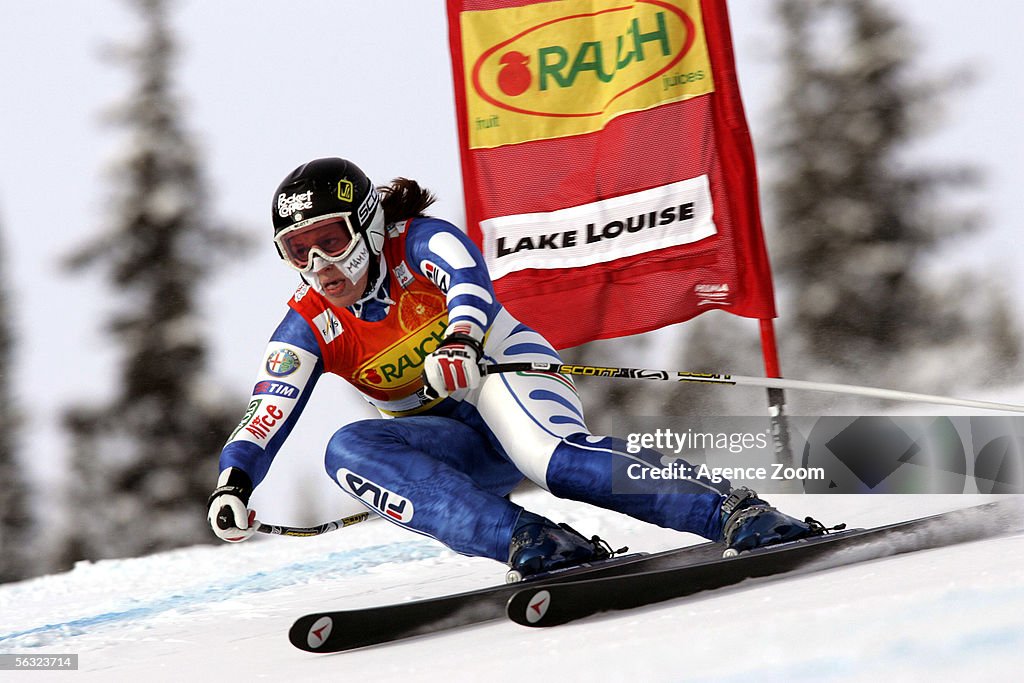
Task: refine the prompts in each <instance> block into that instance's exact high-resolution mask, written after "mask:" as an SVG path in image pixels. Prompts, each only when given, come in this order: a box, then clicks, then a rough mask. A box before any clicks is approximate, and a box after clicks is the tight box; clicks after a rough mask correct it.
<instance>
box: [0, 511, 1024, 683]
mask: <svg viewBox="0 0 1024 683" xmlns="http://www.w3.org/2000/svg"><path fill="white" fill-rule="evenodd" d="M992 499H993V497H990V496H922V495H917V496H910V495H908V496H896V495H877V496H868V495H863V496H810V495H804V496H798V495H791V496H774V497H772V502H773V503H775V504H776V505H779V506H780V507H781V508H783V509H785V510H786V511H787V512H790V513H791V514H794V515H798V516H803V515H813V516H815V517H816V518H818V519H820V520H822V521H824V522H826V523H836V522H840V521H845V522H847V523H849V524H850V525H851V526H873V525H878V524H884V523H889V522H895V521H899V520H902V519H906V518H911V517H918V516H922V515H926V514H933V513H937V512H942V511H946V510H951V509H954V508H958V507H966V506H969V505H975V504H979V503H981V502H985V501H987V500H992ZM519 502H521V503H523V504H526V505H528V506H530V507H532V508H534V509H537V510H539V511H541V512H545V513H547V514H549V515H550V516H552V517H554V518H555V519H558V520H562V521H567V522H569V523H570V524H572V525H573V526H575V527H576V528H578V529H580V530H581V531H583V532H584V533H588V534H590V533H598V534H600V535H602V536H604V537H605V538H607V539H608V540H610V541H611V542H612V543H613V544H615V545H622V544H628V545H630V546H631V548H632V549H633V550H647V551H655V550H660V549H664V548H668V547H672V546H676V545H680V544H688V543H694V542H697V541H698V540H699V539H697V538H696V537H693V536H688V535H685V534H680V533H677V532H673V531H668V530H665V529H658V528H656V527H652V526H649V525H646V524H643V523H641V522H637V521H635V520H631V519H629V518H626V517H623V516H621V515H619V514H616V513H612V512H608V511H604V510H599V509H596V508H592V507H589V506H585V505H580V504H576V503H571V502H568V501H561V500H557V499H555V498H553V497H551V496H549V495H547V494H545V493H543V492H539V491H534V492H530V493H528V494H525V495H523V496H521V498H520V499H519ZM502 575H503V567H502V566H501V565H499V564H497V563H495V562H492V561H489V560H483V559H478V558H466V557H462V556H459V555H456V554H454V553H452V552H450V551H448V550H447V549H445V548H444V547H443V546H441V545H439V544H437V543H435V542H433V541H430V540H428V539H424V538H422V537H419V536H416V535H414V534H411V533H409V532H407V531H404V530H402V529H400V528H397V527H395V526H392V525H391V524H388V523H386V522H382V521H372V522H367V523H363V524H359V525H356V526H353V527H350V528H348V529H342V530H339V531H336V532H333V533H329V534H326V535H323V536H320V537H316V538H283V537H260V538H258V539H255V540H253V541H249V542H247V543H244V544H240V545H223V546H210V547H196V548H188V549H183V550H179V551H174V552H169V553H163V554H159V555H153V556H150V557H145V558H138V559H127V560H110V561H103V562H96V563H80V564H79V565H78V566H76V567H75V568H74V570H72V571H70V572H67V573H64V574H59V575H52V576H45V577H41V578H38V579H34V580H30V581H25V582H21V583H16V584H8V585H5V586H0V652H3V653H24V654H29V655H33V654H35V655H40V654H56V653H77V654H78V655H79V665H80V670H79V671H77V672H74V673H71V672H37V671H33V672H31V673H28V672H15V673H12V672H3V673H2V674H0V679H2V680H4V681H6V680H32V681H41V680H75V681H139V680H145V681H147V682H149V683H151V682H155V681H181V680H189V681H219V682H225V681H239V682H241V681H256V680H268V681H321V680H322V681H342V680H359V681H369V680H372V681H481V680H485V681H488V683H498V682H501V681H510V682H515V683H522V682H523V681H566V682H568V681H621V680H633V681H637V682H639V681H645V682H646V681H737V682H739V681H756V682H761V681H872V682H876V681H881V680H884V681H929V682H931V681H934V680H942V681H978V680H994V679H1000V680H1005V679H1009V678H1013V679H1017V680H1019V676H1020V673H1019V672H1020V669H1021V666H1022V665H1024V535H1017V536H1009V537H1003V538H999V539H993V540H987V541H980V542H974V543H970V544H966V545H960V546H955V547H949V548H942V549H937V550H930V551H921V552H917V553H913V554H910V555H904V556H898V557H891V558H886V559H881V560H875V561H872V562H867V563H863V564H859V565H854V566H848V567H842V568H837V569H831V570H827V571H824V572H820V573H816V574H806V575H799V576H792V577H787V578H780V579H775V580H768V581H758V582H752V583H746V584H741V585H739V586H737V587H734V588H731V589H725V590H722V591H717V592H712V593H706V594H703V595H697V596H694V597H690V598H686V599H681V600H676V601H672V602H668V603H663V604H660V605H655V606H651V607H648V608H644V609H640V610H634V611H630V612H617V613H608V614H604V615H600V616H597V617H594V618H590V619H587V620H584V621H580V622H577V623H575V624H570V625H567V626H562V627H557V628H554V629H547V630H540V629H538V630H534V629H526V628H523V627H520V626H517V625H515V624H513V623H511V622H508V621H505V620H498V621H492V622H489V623H486V624H481V625H478V626H472V627H467V628H462V629H457V630H454V631H447V632H441V633H438V634H436V635H431V636H425V637H421V638H417V639H413V640H408V641H404V642H398V643H393V644H389V645H384V646H379V647H373V648H366V649H363V650H358V651H354V652H348V653H341V654H336V655H312V654H308V653H305V652H301V651H299V650H296V649H294V648H293V647H292V646H291V645H290V644H289V643H288V640H287V635H286V634H287V630H288V627H289V625H290V624H291V622H292V620H293V619H294V618H295V617H297V616H299V615H301V614H303V613H305V612H310V611H317V610H321V609H325V608H347V607H359V606H367V605H375V604H380V603H390V602H399V601H405V600H413V599H417V598H422V597H428V596H432V595H439V594H444V593H450V592H455V591H463V590H469V589H473V588H478V587H482V586H485V585H488V584H491V583H495V582H500V581H501V580H502Z"/></svg>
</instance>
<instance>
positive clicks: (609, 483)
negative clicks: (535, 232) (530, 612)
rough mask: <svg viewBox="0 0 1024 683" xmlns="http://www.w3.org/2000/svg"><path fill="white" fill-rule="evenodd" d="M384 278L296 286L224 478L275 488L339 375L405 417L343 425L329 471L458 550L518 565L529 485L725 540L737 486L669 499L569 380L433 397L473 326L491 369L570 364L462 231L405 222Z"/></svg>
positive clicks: (524, 379)
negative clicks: (427, 365)
mask: <svg viewBox="0 0 1024 683" xmlns="http://www.w3.org/2000/svg"><path fill="white" fill-rule="evenodd" d="M379 272H380V276H379V277H378V280H377V282H376V283H375V286H374V287H373V288H372V294H371V295H369V296H368V297H366V298H364V299H363V300H362V301H360V302H359V303H358V304H356V305H355V306H353V307H351V308H348V309H339V308H336V307H334V306H332V305H331V304H330V303H329V302H328V301H327V299H326V298H324V297H322V296H321V295H319V294H318V293H317V292H315V291H314V290H312V289H311V288H309V287H308V286H305V285H303V286H302V287H300V288H299V290H298V291H297V292H296V293H295V295H294V296H293V297H292V299H291V300H290V301H289V305H290V310H289V311H288V313H287V314H286V315H285V317H284V319H283V320H282V321H281V323H280V325H279V326H278V328H277V329H276V330H275V331H274V333H273V335H272V336H271V340H270V343H269V345H268V347H267V352H266V356H265V361H264V363H263V366H262V367H261V369H260V372H259V376H258V378H257V381H256V385H255V387H254V389H253V393H252V397H251V399H250V403H249V406H248V409H247V410H246V413H245V416H244V417H243V419H242V422H241V423H240V424H239V426H238V428H237V429H236V430H235V432H234V434H232V436H231V438H230V439H229V441H228V443H227V444H226V445H225V447H224V449H223V451H222V453H221V457H220V467H221V469H222V470H223V469H225V468H228V467H238V468H240V469H242V470H243V471H245V472H246V473H247V474H248V475H249V477H250V478H251V479H252V482H253V484H254V485H259V483H260V482H261V481H262V480H263V478H264V477H265V476H266V474H267V471H268V468H269V467H270V463H271V461H272V460H273V458H274V456H275V455H276V453H277V452H278V450H279V449H280V447H281V445H282V443H283V442H284V440H285V439H286V438H287V437H288V434H289V432H290V431H291V429H292V427H293V425H294V424H295V422H296V420H298V418H299V415H300V414H301V412H302V409H303V407H304V405H305V404H306V401H307V400H308V398H309V395H310V393H311V392H312V391H313V387H314V386H315V385H316V382H317V380H318V379H319V378H320V376H321V375H322V374H323V373H325V372H331V373H334V374H338V375H340V376H342V377H343V378H344V379H346V380H347V381H348V382H350V383H351V384H352V385H353V386H355V387H356V389H358V390H359V391H360V392H362V394H363V396H364V398H366V400H367V401H369V402H370V403H371V404H372V405H374V406H375V407H376V408H377V409H378V410H379V411H380V412H381V413H382V415H384V416H385V417H393V418H395V419H370V420H362V421H358V422H353V423H350V424H347V425H345V426H344V427H342V428H341V429H339V430H338V431H337V432H336V433H335V434H334V436H333V437H332V438H331V439H330V441H329V442H328V444H327V453H326V458H325V464H326V468H327V473H328V474H329V475H330V476H331V478H332V479H334V480H335V481H336V482H337V484H338V486H340V487H341V488H342V490H344V491H345V492H346V493H348V494H349V495H351V496H354V497H355V498H357V499H359V500H360V501H361V502H362V503H363V504H364V505H366V506H367V507H368V508H370V509H372V510H373V511H374V512H376V513H378V514H380V515H382V516H383V517H385V518H386V519H388V520H390V521H392V522H394V523H396V524H399V525H402V526H405V527H407V528H409V529H411V530H413V531H416V532H419V533H421V534H425V535H427V536H430V537H433V538H435V539H437V540H439V541H441V542H443V543H444V544H446V545H447V546H449V547H450V548H452V549H453V550H455V551H457V552H460V553H464V554H467V555H474V556H483V557H490V558H493V559H496V560H499V561H502V562H504V561H507V560H508V553H509V542H510V539H511V536H512V530H513V527H514V525H515V523H516V520H517V518H518V516H519V513H520V511H521V509H522V508H521V507H519V506H518V505H516V504H514V503H512V502H510V501H509V500H508V499H506V497H505V496H506V494H508V493H509V492H510V491H511V490H512V489H513V488H514V487H515V486H516V485H517V484H519V483H520V482H521V481H522V479H523V478H524V477H527V478H529V479H530V480H532V481H533V482H534V483H536V484H537V485H539V486H541V487H543V488H545V489H547V490H549V491H550V492H551V493H553V494H554V495H556V496H559V497H562V498H569V499H572V500H578V501H583V502H586V503H591V504H593V505H597V506H600V507H603V508H608V509H611V510H616V511H619V512H622V513H625V514H628V515H631V516H633V517H636V518H638V519H641V520H644V521H647V522H651V523H653V524H657V525H660V526H664V527H668V528H672V529H678V530H680V531H688V532H692V533H695V534H698V535H701V536H704V537H705V538H710V539H718V538H719V537H720V536H721V520H720V508H721V503H722V500H723V496H724V495H726V494H727V493H728V490H729V483H728V482H727V481H723V482H721V483H718V484H712V483H711V482H709V481H705V480H699V479H681V480H679V481H678V482H677V485H676V484H673V486H674V487H675V488H674V490H673V491H671V492H660V493H659V492H652V491H651V490H650V482H649V481H646V482H645V481H643V480H634V479H631V478H630V477H627V476H625V474H624V473H625V469H626V468H627V467H628V466H629V465H631V464H634V463H640V464H642V466H644V467H654V468H660V467H663V466H664V463H663V462H662V456H661V454H660V453H658V452H657V451H653V450H649V449H642V450H640V452H639V453H635V454H631V453H629V452H627V450H626V443H625V442H624V441H623V440H621V439H616V438H612V437H607V436H594V435H591V434H590V432H589V431H588V429H587V427H586V422H585V420H584V417H583V408H582V406H581V404H580V400H579V397H578V396H577V394H576V390H575V387H574V386H573V383H572V381H571V380H570V379H568V378H567V377H565V376H563V375H558V374H552V373H540V372H520V373H514V374H499V375H490V376H485V377H484V378H483V380H482V382H481V384H480V385H479V386H478V387H477V388H476V389H474V390H472V391H469V392H466V391H463V392H461V393H460V394H456V395H453V396H451V397H448V398H444V399H437V398H434V399H431V398H428V397H427V395H426V393H425V392H424V391H423V382H422V379H421V371H422V365H423V362H424V358H425V357H426V356H427V355H429V354H430V353H431V352H432V351H433V350H434V349H436V348H437V346H438V344H439V343H440V341H441V340H442V339H443V331H444V330H445V328H446V327H447V325H448V324H450V323H454V322H457V321H461V320H466V321H470V322H472V323H474V324H475V325H478V326H480V327H481V328H482V329H483V330H484V331H485V332H486V337H485V341H484V356H485V360H486V362H489V363H507V362H531V361H540V362H552V363H559V362H561V361H560V359H559V356H558V354H557V352H556V351H555V350H554V349H553V348H552V347H551V345H550V344H548V342H547V341H546V340H545V339H544V338H543V337H542V336H541V335H540V334H538V333H537V332H535V331H534V330H532V329H530V328H528V327H527V326H525V325H523V324H521V323H519V322H518V321H517V320H516V319H515V318H513V317H512V315H510V314H509V312H508V311H507V310H505V308H504V307H502V305H501V304H500V302H498V301H497V299H496V298H495V294H494V290H493V288H492V286H491V281H490V277H489V275H488V273H487V269H486V267H485V265H484V262H483V257H482V255H481V254H480V252H479V250H478V249H477V248H476V246H475V245H474V244H473V243H472V242H471V241H470V240H469V239H468V238H467V237H466V236H465V235H464V234H463V233H462V232H460V231H459V230H458V229H457V228H456V227H455V226H453V225H452V224H450V223H448V222H446V221H443V220H438V219H435V218H414V219H410V220H408V221H404V222H401V223H396V224H393V225H391V226H389V227H388V231H387V239H386V241H385V245H384V248H383V250H382V254H381V264H380V271H379ZM634 450H635V449H634Z"/></svg>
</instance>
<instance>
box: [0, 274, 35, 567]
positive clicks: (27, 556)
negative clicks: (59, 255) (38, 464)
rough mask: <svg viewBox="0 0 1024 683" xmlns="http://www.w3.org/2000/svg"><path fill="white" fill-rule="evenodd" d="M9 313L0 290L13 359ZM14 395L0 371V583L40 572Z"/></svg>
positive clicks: (3, 340)
mask: <svg viewBox="0 0 1024 683" xmlns="http://www.w3.org/2000/svg"><path fill="white" fill-rule="evenodd" d="M3 265H4V264H3V263H2V262H0V267H2V266H3ZM11 313H12V312H11V310H10V307H9V305H8V293H7V290H6V288H5V287H0V349H3V350H4V353H5V354H6V355H7V356H8V357H14V347H15V340H14V332H13V329H12V325H11V322H12V317H11ZM15 395H16V394H15V387H14V386H12V382H11V375H10V373H7V372H0V396H3V397H4V401H3V403H2V404H0V583H4V582H6V581H17V580H18V579H23V578H26V577H28V576H32V575H34V574H38V573H40V572H41V571H42V570H43V569H44V567H43V565H42V563H41V561H42V559H43V558H42V554H41V553H39V552H38V548H37V547H36V546H37V543H36V538H35V536H34V534H33V531H34V528H33V519H32V515H31V512H30V508H29V499H30V496H29V493H28V478H27V477H26V476H25V471H24V468H23V465H22V464H21V463H20V462H19V459H18V454H19V448H18V445H19V438H18V437H19V433H20V425H21V415H20V412H19V410H18V401H17V400H14V396H15Z"/></svg>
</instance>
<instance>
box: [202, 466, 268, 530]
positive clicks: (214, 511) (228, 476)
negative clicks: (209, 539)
mask: <svg viewBox="0 0 1024 683" xmlns="http://www.w3.org/2000/svg"><path fill="white" fill-rule="evenodd" d="M251 495H252V480H251V479H249V475H248V474H246V473H245V472H243V471H242V470H240V469H238V468H237V467H229V468H227V469H226V470H224V471H223V472H221V473H220V478H219V479H218V480H217V488H216V489H215V490H214V492H213V493H211V494H210V498H209V500H208V501H207V505H208V507H209V512H207V514H206V519H207V520H208V521H209V522H210V528H211V529H213V533H215V534H217V537H218V538H220V539H222V540H225V541H228V542H229V543H239V542H241V541H244V540H246V539H249V538H252V535H253V534H255V533H256V529H255V527H253V522H254V521H255V519H256V511H255V510H249V509H248V508H247V507H246V506H247V505H248V504H249V496H251Z"/></svg>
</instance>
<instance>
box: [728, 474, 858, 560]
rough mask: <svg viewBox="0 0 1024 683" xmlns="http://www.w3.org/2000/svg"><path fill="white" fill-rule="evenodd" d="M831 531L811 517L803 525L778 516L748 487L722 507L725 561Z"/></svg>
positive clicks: (781, 515) (731, 494) (729, 497)
mask: <svg viewBox="0 0 1024 683" xmlns="http://www.w3.org/2000/svg"><path fill="white" fill-rule="evenodd" d="M842 526H845V525H842ZM838 528H841V527H836V529H838ZM832 530H833V529H826V528H825V527H824V526H823V525H822V524H821V522H818V521H817V520H814V519H811V518H810V517H807V518H806V519H804V521H802V522H801V521H800V520H799V519H796V518H795V517H790V516H789V515H787V514H784V513H782V512H779V511H778V510H776V509H775V508H773V507H772V506H770V505H768V503H766V502H765V501H763V500H761V499H760V498H758V497H757V492H755V491H752V490H750V489H748V488H747V487H745V486H744V487H741V488H738V489H733V490H732V492H730V493H729V496H728V497H727V498H726V499H725V501H723V503H722V541H724V542H725V545H726V549H725V552H723V553H722V556H723V557H735V556H736V555H739V554H740V553H741V552H743V551H745V550H753V549H754V548H763V547H765V546H769V545H775V544H777V543H786V542H788V541H796V540H798V539H801V538H811V537H813V536H821V535H822V534H825V533H828V532H829V531H832Z"/></svg>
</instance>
